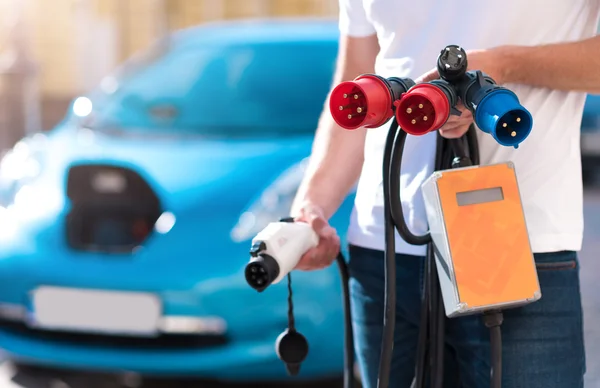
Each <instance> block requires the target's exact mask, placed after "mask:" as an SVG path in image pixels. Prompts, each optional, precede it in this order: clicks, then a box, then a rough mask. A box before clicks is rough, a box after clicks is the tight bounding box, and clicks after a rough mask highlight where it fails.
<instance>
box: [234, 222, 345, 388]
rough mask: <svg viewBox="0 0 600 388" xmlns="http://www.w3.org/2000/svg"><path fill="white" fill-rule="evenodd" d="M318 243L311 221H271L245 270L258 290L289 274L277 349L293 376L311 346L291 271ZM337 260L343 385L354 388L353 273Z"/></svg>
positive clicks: (258, 237) (257, 238)
mask: <svg viewBox="0 0 600 388" xmlns="http://www.w3.org/2000/svg"><path fill="white" fill-rule="evenodd" d="M318 242H319V237H318V236H317V234H316V233H315V232H314V230H313V229H312V227H311V226H310V225H309V224H306V223H302V222H294V219H293V218H291V217H287V218H283V219H281V220H280V221H279V222H272V223H270V224H269V225H267V226H266V227H265V228H264V229H263V230H262V231H261V232H259V233H258V234H257V235H256V236H255V237H254V238H253V239H252V248H251V249H250V256H251V259H250V262H249V263H248V264H247V265H246V268H245V271H244V272H245V276H246V282H248V284H249V285H250V287H252V288H254V289H255V290H257V291H258V292H262V291H264V290H265V289H266V288H267V287H269V286H270V285H271V284H275V283H278V282H280V281H281V280H282V279H283V278H284V277H285V276H286V275H287V279H288V314H287V315H288V327H287V329H286V330H285V331H284V332H283V333H281V334H280V335H279V337H277V340H276V343H275V351H276V353H277V357H279V359H280V360H281V361H283V362H284V364H285V367H286V370H287V372H288V374H289V375H291V376H296V375H297V374H298V373H299V372H300V365H301V363H302V361H304V360H305V359H306V357H307V356H308V350H309V349H308V348H309V346H308V341H307V340H306V338H305V337H304V336H303V335H302V334H300V333H299V332H298V331H297V330H296V322H295V321H296V320H295V318H294V303H293V295H292V276H291V273H290V272H291V271H292V270H293V269H294V268H295V267H296V265H297V264H298V262H299V261H300V258H301V257H302V256H303V255H304V253H306V251H308V250H309V249H310V248H313V247H315V246H317V245H318ZM336 262H337V264H338V267H339V270H340V277H341V278H342V295H343V302H344V388H353V387H354V377H353V370H354V341H353V334H352V318H351V311H350V291H349V288H348V282H349V277H350V274H349V271H348V266H347V264H346V260H345V259H344V256H343V255H342V253H341V252H340V253H338V255H337V257H336Z"/></svg>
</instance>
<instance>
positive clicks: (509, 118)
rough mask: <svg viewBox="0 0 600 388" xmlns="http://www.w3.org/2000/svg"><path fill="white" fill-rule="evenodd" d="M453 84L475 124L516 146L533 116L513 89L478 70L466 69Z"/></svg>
mask: <svg viewBox="0 0 600 388" xmlns="http://www.w3.org/2000/svg"><path fill="white" fill-rule="evenodd" d="M456 88H457V91H458V93H459V95H460V98H461V100H462V102H463V104H464V105H465V107H466V108H467V109H469V110H470V111H471V112H473V117H474V119H475V124H477V126H478V127H479V129H481V130H482V131H483V132H485V133H488V134H490V135H492V137H493V138H494V139H495V140H496V141H497V142H498V143H499V144H501V145H503V146H511V147H515V148H518V146H519V144H520V143H522V142H523V140H525V138H527V136H529V133H530V132H531V129H532V127H533V118H532V116H531V113H529V111H528V110H527V109H525V108H524V107H523V106H522V105H521V104H520V102H519V98H518V97H517V95H516V94H515V93H514V92H513V91H511V90H509V89H507V88H505V87H502V86H499V85H497V84H496V82H495V81H494V80H493V79H492V78H491V77H489V76H487V75H485V74H484V73H482V72H481V71H479V70H477V71H468V72H466V73H465V76H464V77H463V79H462V80H461V81H460V82H459V83H457V86H456Z"/></svg>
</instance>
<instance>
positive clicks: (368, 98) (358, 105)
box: [329, 74, 394, 130]
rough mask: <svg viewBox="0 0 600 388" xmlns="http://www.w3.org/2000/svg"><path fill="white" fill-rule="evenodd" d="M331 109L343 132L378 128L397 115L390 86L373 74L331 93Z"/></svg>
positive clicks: (346, 84)
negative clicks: (345, 130)
mask: <svg viewBox="0 0 600 388" xmlns="http://www.w3.org/2000/svg"><path fill="white" fill-rule="evenodd" d="M329 110H330V111H331V115H332V116H333V119H334V120H335V122H336V123H337V124H338V125H339V126H340V127H342V128H344V129H349V130H352V129H357V128H361V127H364V128H376V127H379V126H381V125H383V124H385V122H386V121H388V120H389V119H390V118H391V117H393V116H394V111H393V110H392V96H391V92H390V89H389V88H388V86H387V85H386V84H385V83H384V81H382V80H381V79H380V78H378V77H376V76H374V75H369V74H366V75H361V76H359V77H357V78H356V79H354V81H346V82H342V83H340V84H339V85H338V86H336V87H335V88H334V89H333V91H332V92H331V97H330V98H329Z"/></svg>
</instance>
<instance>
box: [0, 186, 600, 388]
mask: <svg viewBox="0 0 600 388" xmlns="http://www.w3.org/2000/svg"><path fill="white" fill-rule="evenodd" d="M585 208H586V209H585V214H586V235H585V243H584V245H585V246H584V250H583V252H582V254H581V262H582V271H581V281H582V293H583V300H584V308H585V325H586V346H587V366H588V368H587V369H588V373H587V378H586V388H600V368H598V367H597V366H600V290H599V289H598V287H597V279H598V276H600V254H599V253H600V187H599V188H593V189H588V190H587V192H586V196H585ZM595 366H596V367H595ZM136 386H137V387H138V388H192V387H194V388H199V387H202V388H224V387H225V386H224V385H218V384H214V383H209V382H199V381H193V382H192V381H147V382H144V383H143V384H141V385H140V384H137V383H136V380H135V379H133V380H131V379H129V381H127V379H120V380H119V379H116V378H115V377H111V376H90V375H80V374H72V373H65V372H57V371H41V370H25V369H22V370H15V369H14V368H13V367H12V366H11V365H10V364H8V363H4V364H3V365H0V387H1V388H127V387H136ZM295 386H296V387H299V385H295ZM304 386H306V385H304ZM228 387H230V388H233V386H228ZM242 387H243V388H252V387H256V388H269V386H268V385H266V384H259V385H256V386H251V385H249V384H243V385H242V386H237V388H242ZM280 387H281V385H274V386H272V388H280ZM317 387H323V388H325V387H327V388H334V387H341V385H339V384H336V383H334V382H324V383H322V384H311V385H310V388H317ZM307 388H308V387H307ZM564 388H570V387H564Z"/></svg>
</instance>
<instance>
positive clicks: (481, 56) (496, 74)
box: [415, 47, 506, 139]
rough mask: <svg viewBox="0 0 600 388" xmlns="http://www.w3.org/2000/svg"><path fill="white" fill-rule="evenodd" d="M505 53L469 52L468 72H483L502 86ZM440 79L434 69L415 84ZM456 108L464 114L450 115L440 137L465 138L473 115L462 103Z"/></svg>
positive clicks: (499, 50)
mask: <svg viewBox="0 0 600 388" xmlns="http://www.w3.org/2000/svg"><path fill="white" fill-rule="evenodd" d="M503 51H504V49H503V47H496V48H492V49H488V50H471V51H467V59H468V63H469V65H468V70H481V71H482V72H484V73H485V74H487V75H488V76H490V77H491V78H492V79H493V80H494V81H496V83H497V84H498V85H502V84H503V83H504V80H505V71H506V67H505V66H503V62H504V61H503V58H504V55H503ZM438 78H440V75H439V73H438V71H437V69H435V68H434V69H433V70H430V71H428V72H427V73H425V74H423V75H422V76H420V77H419V78H417V79H416V80H415V82H416V83H422V82H429V81H433V80H434V79H438ZM456 108H457V109H458V110H460V111H461V112H462V114H461V115H460V116H454V115H450V117H449V118H448V121H447V122H446V124H444V125H443V126H442V127H441V128H440V135H442V136H443V137H445V138H447V139H456V138H459V137H461V136H463V135H464V134H465V133H467V131H468V130H469V126H470V125H471V124H472V123H473V115H472V114H471V112H470V111H469V110H468V109H467V108H465V106H464V105H463V104H462V103H459V104H458V105H457V106H456Z"/></svg>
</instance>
